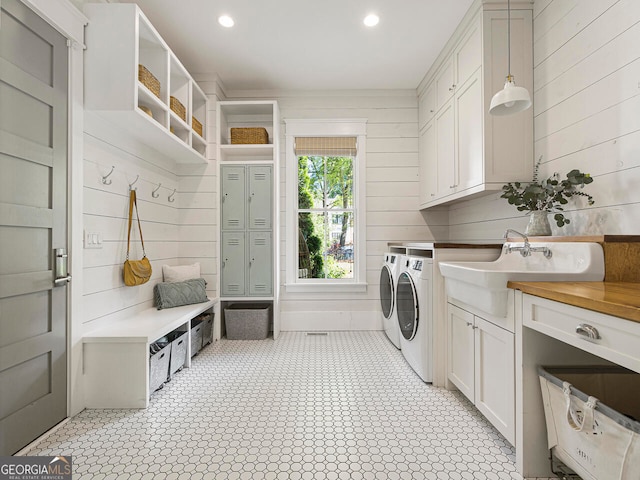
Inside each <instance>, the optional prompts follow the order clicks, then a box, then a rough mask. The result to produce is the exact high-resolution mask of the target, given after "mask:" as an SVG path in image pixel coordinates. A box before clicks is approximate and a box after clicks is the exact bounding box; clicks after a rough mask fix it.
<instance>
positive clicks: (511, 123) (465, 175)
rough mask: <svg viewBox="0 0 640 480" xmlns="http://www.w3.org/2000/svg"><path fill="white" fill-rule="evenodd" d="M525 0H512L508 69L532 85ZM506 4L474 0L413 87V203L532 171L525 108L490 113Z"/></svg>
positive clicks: (425, 203)
mask: <svg viewBox="0 0 640 480" xmlns="http://www.w3.org/2000/svg"><path fill="white" fill-rule="evenodd" d="M532 48H533V47H532V11H531V5H530V2H526V3H525V2H517V1H514V2H512V11H511V71H512V73H513V74H514V75H515V78H516V82H517V84H518V85H520V86H524V87H526V88H527V89H529V91H530V92H532V91H533V90H532V86H533V61H532ZM507 70H508V66H507V11H506V4H505V5H504V7H503V6H501V5H499V4H497V5H496V4H495V3H492V4H486V5H483V2H481V1H480V0H477V1H476V2H475V3H474V4H473V6H472V7H471V8H470V9H469V12H468V13H467V16H466V17H465V19H464V20H463V21H462V22H461V24H460V26H459V27H458V29H457V30H456V33H454V35H453V37H452V38H451V40H450V41H449V42H448V44H447V46H446V47H445V49H444V50H443V51H442V53H441V55H440V57H439V58H438V60H436V62H435V63H434V66H433V67H432V68H431V69H430V70H429V72H428V73H427V75H426V76H425V78H424V80H423V81H422V82H421V84H420V86H419V87H418V92H419V102H418V122H419V132H420V133H419V135H420V141H419V146H420V153H419V157H420V186H421V189H420V208H428V207H431V206H435V205H441V204H447V203H451V202H454V201H456V200H461V199H464V198H468V197H469V196H472V195H479V194H483V193H486V192H491V191H498V190H500V189H501V187H502V185H503V184H505V183H506V182H511V181H526V180H529V179H530V178H531V175H532V173H533V112H532V109H529V110H526V111H524V112H521V113H518V114H516V115H513V116H509V117H493V116H491V115H489V113H488V111H489V104H490V102H491V98H492V96H493V95H494V94H495V93H496V92H498V91H499V90H501V89H502V87H503V84H504V80H505V77H506V75H507Z"/></svg>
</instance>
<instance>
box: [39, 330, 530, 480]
mask: <svg viewBox="0 0 640 480" xmlns="http://www.w3.org/2000/svg"><path fill="white" fill-rule="evenodd" d="M28 454H29V455H60V454H62V455H72V456H73V462H74V474H75V475H74V478H76V479H81V480H84V479H98V478H114V479H123V480H125V479H128V480H136V479H140V480H144V479H151V478H153V479H178V480H179V479H195V480H198V479H203V480H205V479H206V480H208V479H211V480H231V479H240V480H242V479H247V480H249V479H250V480H255V479H265V480H266V479H274V480H278V479H283V480H284V479H286V480H293V479H301V480H304V479H309V480H319V479H333V480H340V479H350V480H351V479H363V480H365V479H371V480H377V479H399V480H402V479H407V480H408V479H429V480H441V479H442V480H449V479H451V480H458V479H459V480H521V477H520V476H519V475H518V474H517V473H516V472H515V465H514V460H515V452H514V449H513V447H512V446H511V445H510V444H509V443H508V442H507V441H505V440H504V438H503V437H502V436H501V435H500V434H499V433H498V432H497V431H496V430H495V429H494V428H493V427H492V426H491V425H490V424H489V423H488V422H487V420H486V419H485V418H484V417H483V416H482V415H481V414H480V413H478V411H477V410H476V409H475V408H474V407H473V405H471V404H470V403H469V402H468V401H467V399H466V398H464V397H463V396H462V395H461V394H460V393H458V392H448V391H446V390H444V389H440V388H434V387H432V386H430V385H427V384H425V383H423V382H422V381H421V380H420V378H419V377H418V376H417V375H416V374H415V373H414V372H413V370H411V368H410V367H409V366H408V365H407V364H406V362H405V361H404V358H403V356H402V354H401V353H400V352H399V351H398V350H396V349H395V347H393V346H392V345H391V344H390V343H389V342H388V341H387V339H386V337H385V336H384V333H382V332H330V333H329V334H328V335H327V336H317V335H313V336H308V335H306V334H305V333H302V332H286V333H282V334H281V335H280V337H279V338H278V340H276V341H274V340H271V339H268V340H258V341H255V340H253V341H249V340H246V341H243V340H235V341H232V340H225V339H223V340H221V341H219V342H216V343H214V344H213V345H211V346H209V347H207V348H205V349H204V350H202V351H201V353H200V354H199V355H198V356H196V357H194V359H193V362H192V368H190V369H185V370H183V371H182V372H180V373H178V374H177V375H176V376H175V377H174V378H173V380H171V382H169V383H167V384H165V386H164V388H163V389H162V390H159V391H157V392H156V393H154V394H153V395H152V397H151V401H150V405H149V408H147V409H146V410H85V411H83V412H82V413H80V414H79V415H77V416H75V417H74V418H72V419H70V420H69V422H68V423H67V424H66V425H64V426H63V427H61V428H60V429H58V430H57V431H55V432H53V433H52V434H51V435H50V436H49V437H47V438H45V439H44V440H42V441H41V442H40V443H39V444H37V445H36V446H35V447H34V448H33V449H32V450H31V451H29V452H28Z"/></svg>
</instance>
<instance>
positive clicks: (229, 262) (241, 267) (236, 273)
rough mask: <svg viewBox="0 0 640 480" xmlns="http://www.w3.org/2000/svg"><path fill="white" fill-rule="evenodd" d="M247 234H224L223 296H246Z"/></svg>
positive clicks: (222, 263)
mask: <svg viewBox="0 0 640 480" xmlns="http://www.w3.org/2000/svg"><path fill="white" fill-rule="evenodd" d="M245 259H246V253H245V233H244V232H222V262H221V270H222V272H221V284H222V287H221V290H222V295H226V296H234V295H235V296H237V295H244V294H245V283H246V282H245V272H246V260H245Z"/></svg>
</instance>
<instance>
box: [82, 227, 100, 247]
mask: <svg viewBox="0 0 640 480" xmlns="http://www.w3.org/2000/svg"><path fill="white" fill-rule="evenodd" d="M84 248H102V234H101V233H97V232H87V231H86V230H85V232H84Z"/></svg>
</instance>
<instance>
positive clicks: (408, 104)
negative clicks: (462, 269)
mask: <svg viewBox="0 0 640 480" xmlns="http://www.w3.org/2000/svg"><path fill="white" fill-rule="evenodd" d="M277 100H278V104H279V107H280V113H281V117H282V118H283V119H284V118H309V119H313V118H366V119H367V168H366V190H367V191H366V212H365V214H366V216H367V232H366V233H367V258H366V265H367V283H368V288H367V292H366V293H362V294H354V293H339V294H335V293H334V294H320V295H314V296H313V298H310V297H309V296H308V295H303V294H291V293H287V292H286V291H285V290H284V287H282V297H281V310H282V312H283V313H282V327H283V329H297V328H305V329H309V328H310V329H312V328H313V325H315V324H318V325H324V328H327V329H333V328H337V329H340V328H342V329H345V328H346V329H348V328H356V326H357V328H363V329H372V328H373V329H377V328H381V324H380V323H379V322H380V318H379V317H380V315H379V314H378V312H379V303H380V301H379V295H380V294H379V276H380V266H381V262H382V255H383V254H384V252H386V251H387V243H388V242H403V241H429V240H433V239H434V238H436V235H437V236H438V237H437V238H446V235H447V226H446V218H447V217H446V213H445V215H444V216H443V215H442V214H440V217H439V218H438V221H437V222H436V224H435V225H434V226H432V227H431V228H430V227H429V226H428V225H427V222H426V221H425V216H424V214H423V213H421V212H419V211H418V190H419V187H418V181H419V179H418V126H417V121H418V108H417V99H416V97H415V92H404V91H402V92H398V93H397V94H395V92H394V93H391V94H388V95H384V96H367V95H366V94H364V93H359V92H354V94H353V95H339V94H336V95H335V96H332V95H326V96H317V97H298V96H286V97H281V98H277ZM285 134H286V131H285V125H284V122H283V123H282V125H281V142H280V144H281V145H282V151H281V154H280V161H281V166H282V169H281V174H280V179H281V180H280V181H281V192H282V195H284V192H285V191H286V189H285V184H284V178H285V169H286V155H285V152H284V146H285ZM285 201H286V199H285V198H284V197H282V198H281V208H282V211H283V212H284V210H285ZM443 218H444V221H443ZM281 224H282V226H283V230H282V231H284V215H283V217H282V219H281ZM281 241H282V244H281V252H283V254H282V256H281V258H280V261H281V264H280V268H281V279H282V281H283V282H284V278H285V271H284V267H285V263H284V262H285V260H286V258H285V255H284V252H286V251H287V245H286V244H285V241H286V239H285V236H284V235H282V237H281ZM301 312H304V317H303V316H301V315H299V314H300V313H301ZM336 312H341V313H340V315H338V314H337V313H336ZM310 313H313V315H311V314H310ZM338 317H340V318H338ZM301 318H306V319H307V320H308V321H306V322H304V325H302V326H301V324H300V321H301V320H300V319H301ZM328 318H333V319H334V320H335V321H333V323H331V322H330V323H331V324H330V325H328V324H327V323H326V322H327V321H329V320H328ZM323 322H324V323H323Z"/></svg>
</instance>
